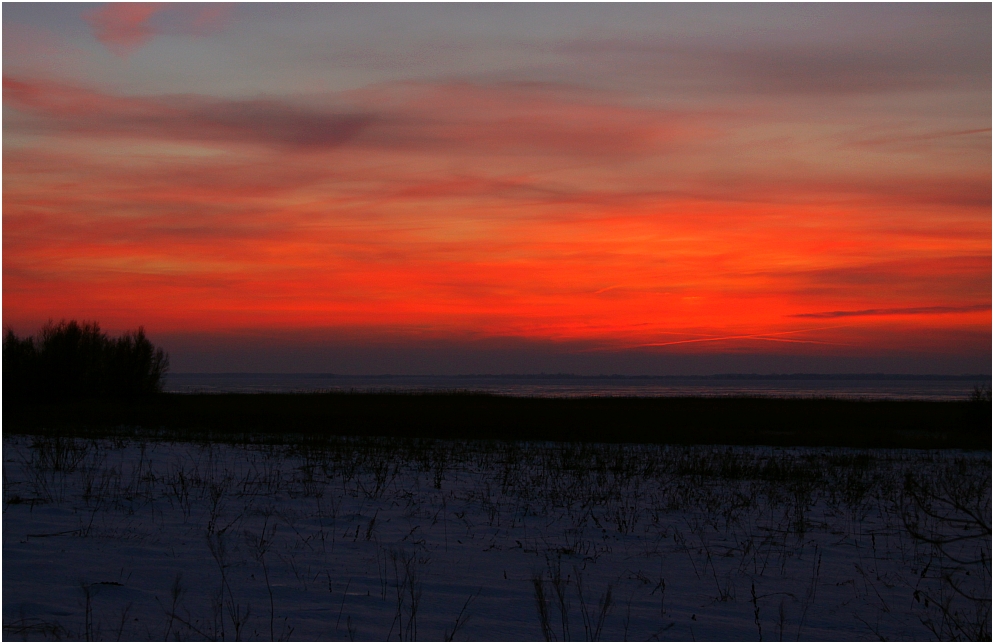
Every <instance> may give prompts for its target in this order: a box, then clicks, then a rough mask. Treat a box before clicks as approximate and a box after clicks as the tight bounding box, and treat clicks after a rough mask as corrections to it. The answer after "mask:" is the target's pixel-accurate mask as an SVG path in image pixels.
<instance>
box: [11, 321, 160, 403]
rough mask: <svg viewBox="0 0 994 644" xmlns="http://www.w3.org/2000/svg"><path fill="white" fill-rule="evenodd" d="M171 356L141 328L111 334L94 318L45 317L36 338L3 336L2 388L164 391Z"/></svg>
mask: <svg viewBox="0 0 994 644" xmlns="http://www.w3.org/2000/svg"><path fill="white" fill-rule="evenodd" d="M168 368H169V357H168V356H167V355H166V354H165V353H164V352H163V351H162V349H159V348H156V347H155V345H153V344H152V343H151V342H150V341H149V340H148V338H147V337H145V330H144V329H143V328H141V327H139V328H138V330H137V331H129V332H127V333H125V334H124V335H122V336H121V337H119V338H116V339H113V338H109V337H108V336H107V334H106V333H103V332H101V331H100V326H99V325H98V324H97V323H95V322H84V323H82V324H80V323H79V322H77V321H76V320H71V321H69V322H66V321H64V320H63V321H62V322H60V323H59V324H52V323H51V322H49V323H48V324H47V325H45V327H43V328H42V330H41V333H40V334H39V335H38V337H37V338H30V337H29V338H24V339H21V338H18V337H17V336H16V335H15V334H14V332H13V331H11V330H10V329H8V330H7V333H6V334H5V335H4V339H3V393H4V397H5V398H7V400H8V402H13V401H11V398H9V396H13V397H14V398H15V400H16V399H17V398H20V397H24V398H35V399H65V398H78V397H106V396H115V397H129V398H133V397H138V396H145V395H149V394H154V393H158V392H159V391H161V390H162V378H163V376H165V374H166V371H167V370H168Z"/></svg>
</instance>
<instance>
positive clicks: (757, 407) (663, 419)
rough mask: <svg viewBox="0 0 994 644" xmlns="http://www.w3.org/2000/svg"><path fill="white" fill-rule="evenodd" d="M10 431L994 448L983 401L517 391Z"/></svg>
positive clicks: (90, 409) (255, 407) (144, 416)
mask: <svg viewBox="0 0 994 644" xmlns="http://www.w3.org/2000/svg"><path fill="white" fill-rule="evenodd" d="M6 402H7V404H6V405H4V408H3V421H4V429H5V430H6V431H7V432H8V433H20V434H38V433H56V434H72V435H80V436H105V435H115V434H124V435H128V434H135V433H148V432H152V433H155V434H157V435H159V436H161V437H162V438H165V439H172V440H212V441H236V442H295V443H297V442H299V443H308V442H320V441H322V440H328V439H331V438H336V437H343V436H352V437H367V438H371V437H390V438H398V439H422V438H432V439H459V440H472V439H482V440H513V441H521V440H539V441H567V442H601V443H661V444H727V445H771V446H825V447H828V446H835V447H892V448H922V449H940V448H959V449H972V450H977V449H979V450H988V451H989V450H990V449H991V432H990V427H991V403H990V402H989V401H986V402H984V401H975V402H971V401H967V400H962V401H929V400H854V399H841V398H772V397H766V398H761V397H679V398H678V397H669V398H667V397H652V398H650V397H644V398H637V397H628V398H623V397H572V398H565V397H559V398H556V397H513V396H498V395H491V394H481V393H468V392H464V393H454V392H444V393H397V392H394V393H215V394H209V393H208V394H204V393H197V394H174V393H166V394H160V395H158V396H155V397H152V398H148V399H144V400H139V401H132V402H124V401H115V400H112V399H81V400H73V401H64V402H60V403H52V402H34V403H32V402H26V401H18V402H16V403H15V402H14V401H10V400H8V401H6Z"/></svg>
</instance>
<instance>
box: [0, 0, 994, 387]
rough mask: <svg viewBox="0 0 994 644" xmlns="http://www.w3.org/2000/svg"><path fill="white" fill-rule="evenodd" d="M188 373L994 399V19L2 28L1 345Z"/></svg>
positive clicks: (490, 8) (726, 13)
mask: <svg viewBox="0 0 994 644" xmlns="http://www.w3.org/2000/svg"><path fill="white" fill-rule="evenodd" d="M50 318H51V319H54V320H56V321H57V320H59V319H62V318H66V319H69V318H76V319H80V320H82V319H86V320H96V321H99V322H100V324H101V326H102V327H103V328H104V329H105V330H107V331H109V332H111V333H116V332H119V331H123V330H125V329H130V328H134V327H137V326H138V325H144V326H145V328H146V331H147V332H148V334H149V336H150V337H151V338H152V340H153V341H154V342H155V343H156V344H159V345H161V346H163V347H164V348H165V349H166V350H167V351H169V353H170V354H171V356H172V365H173V371H243V370H246V371H321V372H334V373H352V374H364V373H366V374H368V373H420V374H430V373H437V374H442V373H535V372H541V371H545V372H574V373H589V374H593V373H626V374H691V373H716V372H730V371H731V372H763V373H766V372H796V371H808V372H812V371H815V372H865V371H886V372H898V373H990V370H991V5H990V4H988V3H979V4H967V5H957V4H935V5H930V4H913V5H895V4H885V5H880V4H874V5H849V4H846V5H839V4H831V5H820V4H818V5H812V4H806V5H782V4H776V5H758V6H757V5H744V4H731V5H729V4H725V5H708V4H689V5H683V4H638V5H624V4H554V5H549V4H515V5H493V4H486V5H483V4H477V5H466V4H436V5H420V4H399V5H397V4H389V5H386V4H358V5H351V4H349V5H322V4H306V5H291V4H278V5H269V4H251V5H227V4H226V5H199V4H182V5H180V4H114V5H89V4H11V3H5V4H4V5H3V324H4V326H6V327H10V328H12V329H14V330H15V331H16V332H18V333H19V334H32V333H35V332H36V331H37V330H38V328H39V327H40V326H41V324H43V323H44V322H45V321H47V320H49V319H50Z"/></svg>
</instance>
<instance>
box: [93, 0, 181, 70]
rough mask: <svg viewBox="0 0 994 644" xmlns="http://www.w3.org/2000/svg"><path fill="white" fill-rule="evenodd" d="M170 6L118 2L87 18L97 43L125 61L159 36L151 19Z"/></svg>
mask: <svg viewBox="0 0 994 644" xmlns="http://www.w3.org/2000/svg"><path fill="white" fill-rule="evenodd" d="M166 6H167V5H166V4H165V3H152V2H150V3H145V2H115V3H110V4H107V5H105V6H104V7H103V8H101V9H100V10H99V11H96V12H94V13H91V14H89V15H88V16H87V17H86V19H87V21H88V22H89V23H90V26H92V27H93V35H94V36H96V38H97V40H99V41H100V42H102V43H103V44H104V45H106V47H107V48H108V49H110V50H111V51H112V52H114V53H115V54H117V55H118V56H121V57H122V58H124V57H126V56H127V55H128V54H130V53H131V52H133V51H134V50H136V49H138V48H139V47H141V46H142V45H144V44H145V43H147V42H148V41H149V40H150V39H151V38H152V36H154V35H155V33H156V32H155V30H154V29H153V28H152V27H151V25H149V19H150V18H151V17H152V16H154V15H155V14H156V13H159V12H160V11H162V10H163V9H164V8H165V7H166Z"/></svg>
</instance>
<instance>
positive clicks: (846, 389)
mask: <svg viewBox="0 0 994 644" xmlns="http://www.w3.org/2000/svg"><path fill="white" fill-rule="evenodd" d="M978 388H979V390H981V391H985V392H988V394H989V392H990V390H991V376H989V375H962V376H937V375H926V376H913V375H894V374H775V375H760V374H722V375H714V376H618V375H604V376H577V375H572V374H527V375H517V374H510V375H458V376H434V375H421V376H411V375H376V376H355V375H338V374H327V373H171V374H168V376H167V378H166V381H165V386H164V390H165V391H167V392H175V393H266V392H268V393H294V392H404V393H417V392H453V391H462V392H484V393H489V394H496V395H503V396H537V397H567V398H573V397H581V396H614V397H629V396H638V397H661V396H669V397H679V396H761V397H778V398H784V397H787V398H824V397H831V398H849V399H866V400H963V399H967V398H969V397H970V396H971V395H973V394H974V392H975V391H976V390H977V389H978Z"/></svg>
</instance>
